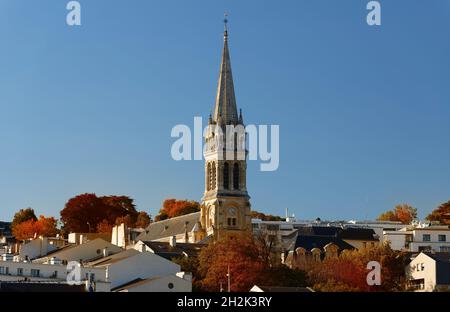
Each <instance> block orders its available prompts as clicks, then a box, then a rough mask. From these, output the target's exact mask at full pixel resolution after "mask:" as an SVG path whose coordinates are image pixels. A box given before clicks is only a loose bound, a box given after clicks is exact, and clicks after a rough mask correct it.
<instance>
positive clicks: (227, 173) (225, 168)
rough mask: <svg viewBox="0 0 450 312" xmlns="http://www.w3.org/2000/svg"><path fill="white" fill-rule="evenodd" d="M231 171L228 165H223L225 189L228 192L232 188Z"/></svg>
mask: <svg viewBox="0 0 450 312" xmlns="http://www.w3.org/2000/svg"><path fill="white" fill-rule="evenodd" d="M229 177H230V169H229V168H228V163H225V164H224V165H223V188H224V189H226V190H228V189H229V188H230V183H229V182H230V181H229Z"/></svg>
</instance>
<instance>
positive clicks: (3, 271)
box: [0, 267, 6, 275]
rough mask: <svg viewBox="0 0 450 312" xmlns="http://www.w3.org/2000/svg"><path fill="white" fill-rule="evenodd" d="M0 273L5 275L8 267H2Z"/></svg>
mask: <svg viewBox="0 0 450 312" xmlns="http://www.w3.org/2000/svg"><path fill="white" fill-rule="evenodd" d="M0 274H2V275H5V274H6V268H5V267H0Z"/></svg>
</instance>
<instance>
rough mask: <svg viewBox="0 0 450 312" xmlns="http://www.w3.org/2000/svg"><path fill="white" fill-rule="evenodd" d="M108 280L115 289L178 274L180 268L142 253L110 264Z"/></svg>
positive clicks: (155, 256) (159, 258)
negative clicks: (134, 282)
mask: <svg viewBox="0 0 450 312" xmlns="http://www.w3.org/2000/svg"><path fill="white" fill-rule="evenodd" d="M108 266H109V269H108V279H109V281H110V282H111V288H115V287H118V286H121V285H124V284H126V283H129V282H130V281H132V280H134V279H137V278H142V279H147V278H151V277H155V276H166V275H170V274H176V273H177V272H179V271H180V266H179V265H178V264H175V263H173V262H171V261H169V260H166V259H164V258H162V257H160V256H158V255H155V254H153V253H150V252H140V253H138V254H136V255H134V256H132V257H129V258H126V259H123V260H120V261H118V262H114V263H111V264H108Z"/></svg>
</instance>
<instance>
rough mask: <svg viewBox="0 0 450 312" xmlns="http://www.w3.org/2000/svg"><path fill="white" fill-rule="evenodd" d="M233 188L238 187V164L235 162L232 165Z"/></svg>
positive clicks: (236, 188)
mask: <svg viewBox="0 0 450 312" xmlns="http://www.w3.org/2000/svg"><path fill="white" fill-rule="evenodd" d="M233 189H235V190H238V189H239V164H238V163H235V164H234V167H233Z"/></svg>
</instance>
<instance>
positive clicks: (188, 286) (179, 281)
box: [121, 275, 192, 292]
mask: <svg viewBox="0 0 450 312" xmlns="http://www.w3.org/2000/svg"><path fill="white" fill-rule="evenodd" d="M169 284H171V286H173V287H172V288H170V287H169ZM121 292H192V282H191V281H190V280H186V279H183V278H180V277H178V276H176V275H168V276H164V277H161V278H155V279H149V280H147V281H146V282H143V283H139V285H137V286H136V287H129V288H126V289H123V290H121Z"/></svg>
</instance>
